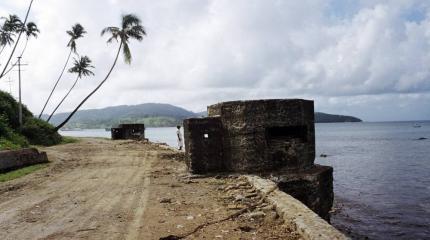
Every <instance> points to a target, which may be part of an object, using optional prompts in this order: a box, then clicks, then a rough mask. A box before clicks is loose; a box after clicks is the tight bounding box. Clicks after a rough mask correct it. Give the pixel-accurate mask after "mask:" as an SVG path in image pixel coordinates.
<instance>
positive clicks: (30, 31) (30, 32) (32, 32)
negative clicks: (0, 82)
mask: <svg viewBox="0 0 430 240" xmlns="http://www.w3.org/2000/svg"><path fill="white" fill-rule="evenodd" d="M21 31H23V32H24V33H25V36H26V39H25V44H24V48H23V49H22V51H21V54H20V55H19V58H22V56H23V55H24V52H25V50H26V49H27V45H28V40H29V39H30V37H34V38H37V37H38V34H39V33H40V30H39V29H38V28H37V25H36V24H35V23H34V22H29V23H27V26H22V28H21ZM16 64H18V60H17V61H15V63H14V64H12V66H11V67H10V68H9V69H8V70H6V71H5V72H4V74H3V75H4V76H6V75H7V74H8V73H9V72H10V71H12V69H13V67H14V66H16Z"/></svg>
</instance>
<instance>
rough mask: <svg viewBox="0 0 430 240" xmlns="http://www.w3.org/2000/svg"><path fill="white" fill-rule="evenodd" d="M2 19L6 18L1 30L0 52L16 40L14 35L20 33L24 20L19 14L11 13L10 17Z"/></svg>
mask: <svg viewBox="0 0 430 240" xmlns="http://www.w3.org/2000/svg"><path fill="white" fill-rule="evenodd" d="M1 19H4V20H5V21H4V23H3V25H2V27H1V30H0V31H1V35H0V38H1V39H0V45H1V49H0V54H1V53H2V52H3V50H4V49H5V48H6V46H7V45H9V46H10V45H12V44H13V43H14V42H15V40H14V39H13V36H14V35H15V33H19V30H20V29H21V28H22V21H21V19H19V17H18V16H17V15H9V17H2V18H1Z"/></svg>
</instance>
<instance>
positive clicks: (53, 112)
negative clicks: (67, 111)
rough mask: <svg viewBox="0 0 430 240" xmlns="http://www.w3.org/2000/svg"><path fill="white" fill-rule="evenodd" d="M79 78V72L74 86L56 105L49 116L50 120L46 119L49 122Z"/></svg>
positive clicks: (74, 84)
mask: <svg viewBox="0 0 430 240" xmlns="http://www.w3.org/2000/svg"><path fill="white" fill-rule="evenodd" d="M78 80H79V74H78V77H77V78H76V80H75V82H74V83H73V85H72V87H71V88H70V89H69V91H68V92H67V94H66V95H65V96H64V97H63V99H61V101H60V103H59V104H58V105H57V107H55V109H54V111H52V113H51V115H50V116H49V118H48V120H46V121H47V122H49V120H51V118H52V116H54V114H55V112H56V111H57V109H58V108H59V107H60V106H61V104H63V102H64V100H66V98H67V96H69V94H70V92H71V91H72V90H73V88H74V87H75V86H76V83H77V82H78Z"/></svg>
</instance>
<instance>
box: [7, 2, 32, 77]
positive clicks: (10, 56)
mask: <svg viewBox="0 0 430 240" xmlns="http://www.w3.org/2000/svg"><path fill="white" fill-rule="evenodd" d="M32 5H33V0H30V5H28V8H27V13H26V14H25V19H24V22H22V23H21V26H23V25H24V26H25V25H26V24H27V19H28V15H29V14H30V10H31V6H32ZM21 35H22V31H19V34H18V38H17V39H16V41H15V45H14V46H13V48H12V52H11V53H10V55H9V58H8V60H7V62H6V64H5V65H4V66H3V71H2V72H1V74H0V78H2V77H4V72H5V71H6V69H8V68H7V67H8V66H9V63H10V60H11V59H12V57H13V54H14V53H15V50H16V47H17V46H18V43H19V40H20V39H21Z"/></svg>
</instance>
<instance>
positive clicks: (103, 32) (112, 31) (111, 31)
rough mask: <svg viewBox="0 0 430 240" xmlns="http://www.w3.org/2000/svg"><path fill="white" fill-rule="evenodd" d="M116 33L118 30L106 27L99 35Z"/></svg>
mask: <svg viewBox="0 0 430 240" xmlns="http://www.w3.org/2000/svg"><path fill="white" fill-rule="evenodd" d="M118 32H119V28H117V27H107V28H104V29H103V30H102V32H101V33H100V35H101V36H103V35H105V34H106V33H111V34H118Z"/></svg>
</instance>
